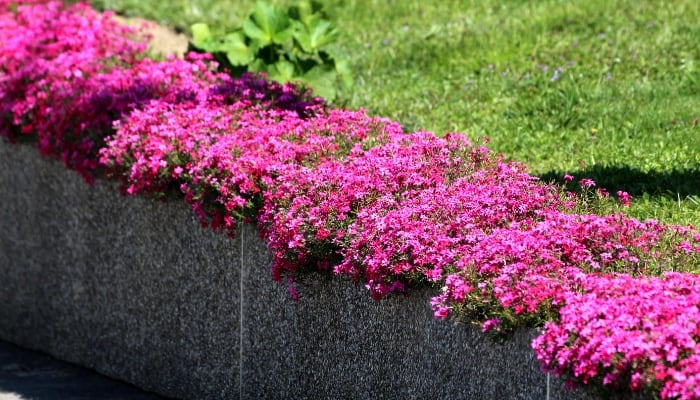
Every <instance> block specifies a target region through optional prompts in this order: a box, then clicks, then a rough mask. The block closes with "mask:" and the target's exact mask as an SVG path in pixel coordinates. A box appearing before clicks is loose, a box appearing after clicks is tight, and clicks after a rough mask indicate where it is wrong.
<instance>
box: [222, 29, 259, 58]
mask: <svg viewBox="0 0 700 400" xmlns="http://www.w3.org/2000/svg"><path fill="white" fill-rule="evenodd" d="M222 50H223V51H224V52H225V53H226V58H227V59H228V61H229V62H230V63H231V65H248V64H250V63H251V62H252V61H253V59H254V58H255V53H254V52H253V49H251V48H250V47H248V45H246V43H245V36H243V33H241V32H233V33H229V34H228V35H226V36H224V41H223V45H222Z"/></svg>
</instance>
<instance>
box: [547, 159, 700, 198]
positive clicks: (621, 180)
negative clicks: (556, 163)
mask: <svg viewBox="0 0 700 400" xmlns="http://www.w3.org/2000/svg"><path fill="white" fill-rule="evenodd" d="M565 173H568V174H569V175H572V176H573V177H574V182H577V181H578V180H580V179H582V178H590V179H593V180H594V181H595V182H596V184H597V187H600V188H605V189H607V191H608V192H610V193H615V192H617V191H618V190H623V191H625V192H627V193H629V194H631V195H632V196H641V195H643V194H644V193H647V194H649V195H651V196H662V195H663V196H668V195H673V197H675V196H680V197H687V196H699V195H700V166H698V167H696V168H693V169H685V170H673V171H666V172H659V171H649V172H643V171H640V170H638V169H636V168H633V167H629V166H626V165H616V166H592V167H588V168H585V169H578V170H575V171H566V172H564V171H548V172H546V173H544V174H541V175H540V178H541V179H542V181H543V182H556V183H559V184H564V174H565Z"/></svg>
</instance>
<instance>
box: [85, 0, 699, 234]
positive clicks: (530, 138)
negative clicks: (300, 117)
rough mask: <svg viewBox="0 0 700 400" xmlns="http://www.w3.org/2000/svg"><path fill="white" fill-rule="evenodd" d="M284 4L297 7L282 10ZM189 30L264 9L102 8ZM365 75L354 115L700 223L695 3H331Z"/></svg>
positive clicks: (341, 46)
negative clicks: (362, 112)
mask: <svg viewBox="0 0 700 400" xmlns="http://www.w3.org/2000/svg"><path fill="white" fill-rule="evenodd" d="M276 3H279V4H293V2H280V1H277V2H276ZM93 4H94V6H96V7H97V8H100V9H113V10H116V11H117V12H119V13H121V14H126V15H129V16H141V17H145V18H149V19H153V20H155V21H158V22H160V23H162V24H165V25H168V26H171V27H174V28H176V29H179V30H183V31H184V32H186V33H187V32H188V29H189V28H188V27H189V25H190V24H192V23H195V22H200V21H201V22H206V23H208V24H209V25H210V26H212V27H213V28H215V29H216V30H218V31H219V32H224V31H226V30H227V29H233V28H234V27H237V26H238V25H239V24H240V23H241V21H242V19H243V18H244V17H245V15H246V13H247V11H248V10H249V9H250V8H251V7H252V4H253V1H247V0H246V1H237V2H235V5H231V3H230V2H226V1H213V0H194V1H172V2H163V1H153V0H138V1H137V0H95V1H94V2H93ZM324 4H325V6H326V8H325V10H326V12H327V13H328V15H329V17H330V19H331V20H332V21H333V22H334V23H335V24H336V25H337V26H338V27H339V29H340V32H341V40H339V42H338V43H337V44H336V45H335V48H334V51H335V52H337V53H338V54H342V55H343V56H344V57H348V58H349V59H350V60H351V62H352V66H353V71H354V73H355V76H354V77H355V88H354V91H353V93H352V96H351V97H349V98H346V99H345V102H344V104H343V105H344V106H346V107H348V108H350V109H358V108H365V109H367V110H368V112H369V113H370V114H373V115H381V116H385V117H389V118H391V119H393V120H395V121H398V122H400V123H401V124H403V125H404V126H405V127H406V129H407V130H409V131H415V130H429V131H433V132H436V133H438V134H442V133H446V132H450V131H457V132H462V133H464V134H466V135H467V136H469V137H470V138H478V137H482V136H486V137H489V138H490V139H491V143H490V145H489V146H490V147H491V148H492V149H494V150H496V151H498V152H502V153H504V154H505V156H506V158H507V159H509V160H517V161H522V162H524V163H526V164H527V165H529V166H530V168H531V171H532V173H533V174H535V175H538V176H540V177H542V178H543V179H544V180H546V181H562V177H563V175H564V174H565V173H568V174H571V175H573V176H575V177H576V178H583V177H589V178H593V179H594V180H595V181H596V182H598V185H599V186H602V187H605V188H607V189H608V191H609V192H610V193H615V192H616V191H617V190H624V191H627V192H629V193H631V194H632V195H633V196H634V197H635V198H636V201H634V202H633V206H632V207H631V208H629V209H628V212H629V213H630V214H631V215H633V216H635V217H638V218H641V219H645V218H658V219H661V220H663V221H666V222H672V223H681V224H686V223H690V224H694V225H696V226H699V225H700V70H699V68H700V42H699V41H698V38H700V23H698V21H700V8H698V7H697V4H696V2H695V1H694V0H675V1H671V2H668V1H656V0H654V1H644V2H639V1H633V0H620V1H618V0H606V1H604V0H590V1H574V2H569V1H555V0H546V1H533V2H522V1H495V0H482V1H466V0H462V1H457V0H431V1H426V0H401V1H398V0H394V1H390V0H382V1H379V0H365V1H350V0H345V1H343V0H331V1H327V2H324Z"/></svg>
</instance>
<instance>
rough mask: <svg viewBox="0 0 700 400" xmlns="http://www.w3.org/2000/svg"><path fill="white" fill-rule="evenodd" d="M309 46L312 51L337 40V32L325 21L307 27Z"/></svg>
mask: <svg viewBox="0 0 700 400" xmlns="http://www.w3.org/2000/svg"><path fill="white" fill-rule="evenodd" d="M308 31H309V39H310V46H311V49H312V50H313V51H316V50H318V49H320V48H321V47H323V46H325V45H327V44H330V43H333V42H335V41H336V40H337V39H338V31H337V30H336V29H335V28H333V25H332V24H331V23H330V22H329V21H326V20H318V21H316V22H314V23H313V24H312V25H310V26H309V27H308Z"/></svg>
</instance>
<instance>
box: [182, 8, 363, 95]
mask: <svg viewBox="0 0 700 400" xmlns="http://www.w3.org/2000/svg"><path fill="white" fill-rule="evenodd" d="M191 29H192V36H193V37H192V42H191V47H192V49H194V50H200V51H205V52H209V53H212V54H213V55H214V57H215V58H216V59H217V60H218V61H219V62H220V63H221V64H222V66H223V67H225V68H228V69H229V70H230V71H231V72H232V74H234V75H236V76H238V75H240V74H242V73H244V72H246V71H250V72H265V73H267V74H268V75H269V76H270V78H271V79H273V80H275V81H278V82H281V83H284V82H302V83H304V84H307V85H309V86H311V88H313V90H314V93H316V94H317V95H319V96H321V97H323V98H325V99H326V100H328V101H333V100H335V99H336V97H337V95H338V91H339V90H342V89H350V88H351V87H352V85H353V81H352V76H351V74H350V69H349V66H348V63H347V62H346V61H344V60H339V59H338V58H336V57H335V56H334V55H332V54H331V53H329V52H328V50H326V47H327V46H328V45H329V44H331V43H333V42H335V41H336V40H337V38H338V31H337V29H335V27H334V26H333V25H332V24H331V22H330V21H329V20H327V19H326V18H325V15H324V14H323V12H322V10H321V6H320V5H319V4H318V3H316V2H312V1H302V2H300V3H299V4H297V5H296V6H291V7H289V8H288V9H287V10H285V9H283V8H280V7H277V6H275V5H271V4H269V3H267V2H264V1H259V2H257V3H256V4H255V6H254V7H253V10H252V11H251V12H250V14H249V15H248V17H247V18H246V19H245V20H244V21H243V24H242V26H241V27H240V28H238V29H236V30H234V31H232V32H229V33H226V34H225V35H224V36H223V37H222V38H219V37H216V36H215V35H214V34H212V32H211V30H210V29H209V26H208V25H207V24H205V23H196V24H194V25H192V26H191Z"/></svg>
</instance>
